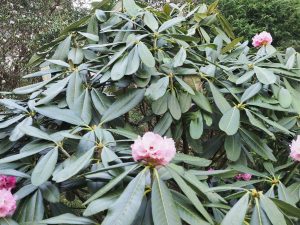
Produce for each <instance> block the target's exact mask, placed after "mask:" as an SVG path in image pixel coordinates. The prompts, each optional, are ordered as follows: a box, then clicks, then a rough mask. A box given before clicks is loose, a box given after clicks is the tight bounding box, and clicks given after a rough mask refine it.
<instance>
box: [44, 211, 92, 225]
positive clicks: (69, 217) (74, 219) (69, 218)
mask: <svg viewBox="0 0 300 225" xmlns="http://www.w3.org/2000/svg"><path fill="white" fill-rule="evenodd" d="M38 222H39V223H42V224H80V225H82V224H97V223H95V222H94V221H92V220H90V219H88V218H84V217H78V216H75V215H73V214H70V213H66V214H62V215H59V216H56V217H52V218H49V219H46V220H42V221H38Z"/></svg>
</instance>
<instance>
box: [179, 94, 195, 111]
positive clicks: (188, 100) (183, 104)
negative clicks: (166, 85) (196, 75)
mask: <svg viewBox="0 0 300 225" xmlns="http://www.w3.org/2000/svg"><path fill="white" fill-rule="evenodd" d="M178 101H179V105H180V109H181V113H186V112H187V111H188V110H189V109H190V107H191V105H192V97H191V95H190V94H189V93H187V92H184V93H182V92H179V93H178Z"/></svg>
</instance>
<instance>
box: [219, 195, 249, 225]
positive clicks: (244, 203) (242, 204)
mask: <svg viewBox="0 0 300 225" xmlns="http://www.w3.org/2000/svg"><path fill="white" fill-rule="evenodd" d="M249 195H250V194H249V193H246V194H245V195H244V196H243V197H242V198H241V199H240V200H239V201H238V202H237V203H235V205H234V206H233V207H232V208H231V209H230V211H229V212H228V213H227V214H226V216H225V218H224V219H223V220H222V223H221V225H241V224H243V221H244V218H245V215H246V212H247V209H248V203H249Z"/></svg>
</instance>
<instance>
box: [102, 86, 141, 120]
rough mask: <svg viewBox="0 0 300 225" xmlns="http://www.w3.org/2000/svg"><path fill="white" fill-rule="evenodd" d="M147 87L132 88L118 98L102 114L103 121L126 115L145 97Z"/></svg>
mask: <svg viewBox="0 0 300 225" xmlns="http://www.w3.org/2000/svg"><path fill="white" fill-rule="evenodd" d="M144 94H145V89H134V90H133V89H131V90H127V93H126V94H124V95H122V96H121V97H120V98H118V99H117V100H116V101H115V102H114V103H113V104H112V105H111V106H110V107H109V108H108V109H107V111H105V113H104V114H103V116H102V119H101V122H102V123H104V122H108V121H111V120H113V119H115V118H118V117H119V116H122V115H124V114H125V113H127V112H128V111H129V110H131V109H133V108H134V107H135V106H137V105H138V104H139V103H140V102H141V101H142V100H143V98H144Z"/></svg>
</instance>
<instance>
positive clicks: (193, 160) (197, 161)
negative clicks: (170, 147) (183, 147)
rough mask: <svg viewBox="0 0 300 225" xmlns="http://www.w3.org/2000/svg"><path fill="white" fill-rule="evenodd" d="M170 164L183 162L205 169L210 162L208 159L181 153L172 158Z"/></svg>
mask: <svg viewBox="0 0 300 225" xmlns="http://www.w3.org/2000/svg"><path fill="white" fill-rule="evenodd" d="M172 162H174V163H175V162H176V163H180V162H184V163H186V164H190V165H193V166H199V167H207V166H209V165H210V164H211V161H210V160H208V159H204V158H200V157H196V156H191V155H186V154H182V153H176V155H175V157H174V158H173V160H172Z"/></svg>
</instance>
